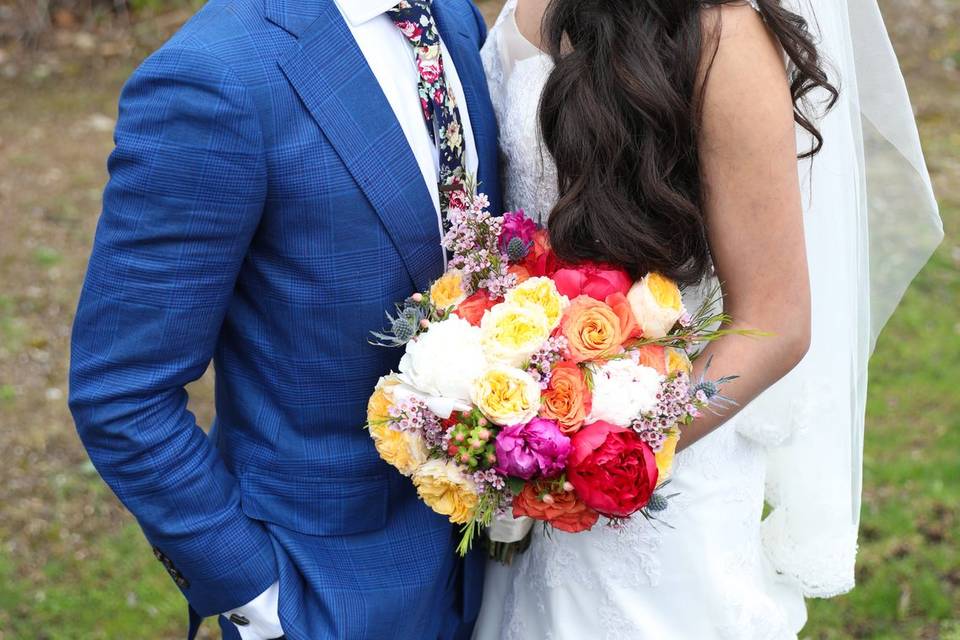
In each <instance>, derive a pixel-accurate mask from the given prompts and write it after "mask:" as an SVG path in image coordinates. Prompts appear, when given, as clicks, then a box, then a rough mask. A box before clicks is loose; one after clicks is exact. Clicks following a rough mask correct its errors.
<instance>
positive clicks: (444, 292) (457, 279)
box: [430, 269, 467, 309]
mask: <svg viewBox="0 0 960 640" xmlns="http://www.w3.org/2000/svg"><path fill="white" fill-rule="evenodd" d="M466 299H467V293H466V291H464V290H463V274H462V273H460V272H459V271H457V270H455V269H452V270H450V271H447V272H446V273H445V274H443V276H442V277H441V278H440V279H439V280H437V281H436V282H434V283H433V285H432V286H431V287H430V300H431V301H432V302H433V304H434V306H435V307H437V309H449V308H450V307H455V306H457V305H458V304H460V303H461V302H463V301H464V300H466Z"/></svg>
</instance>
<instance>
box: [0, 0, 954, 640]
mask: <svg viewBox="0 0 960 640" xmlns="http://www.w3.org/2000/svg"><path fill="white" fill-rule="evenodd" d="M199 4H201V3H199V2H195V1H191V0H0V640H13V639H17V640H21V639H51V640H53V639H69V640H79V639H111V640H112V639H115V638H116V639H126V638H150V639H153V638H158V639H159V638H182V637H183V631H184V620H185V610H186V609H185V606H184V601H183V600H182V598H181V596H180V594H179V592H178V591H177V589H176V588H175V587H174V585H173V583H172V582H171V581H170V578H169V577H168V576H167V574H166V572H165V571H164V570H163V568H162V567H161V565H160V564H159V563H158V562H156V561H155V560H154V558H153V556H152V554H151V553H150V550H149V547H148V546H147V544H146V542H145V541H144V540H143V538H142V537H141V535H140V533H139V530H138V528H137V526H136V524H135V522H134V521H133V520H132V518H131V517H130V516H129V515H128V514H127V513H125V512H124V510H123V509H122V508H121V506H120V505H119V503H118V502H117V501H116V499H115V498H114V497H113V495H112V494H111V493H110V491H109V490H108V489H107V488H106V486H105V485H104V484H103V483H102V482H101V481H100V479H99V477H98V476H97V473H96V471H95V470H94V469H93V467H92V466H91V465H90V463H89V462H88V461H87V458H86V455H85V453H84V451H83V449H82V447H81V446H80V443H79V441H78V440H77V438H76V435H75V432H74V428H73V424H72V421H71V419H70V415H69V413H68V411H67V408H66V394H67V365H68V343H69V333H70V325H71V322H72V316H73V311H74V306H75V304H76V299H77V295H78V291H79V287H80V283H81V280H82V277H83V273H84V269H85V265H86V260H87V256H88V251H89V248H90V242H91V237H92V234H93V230H94V227H95V224H96V220H97V216H98V213H99V208H100V195H101V190H102V188H103V185H104V182H105V180H106V171H105V161H106V158H107V155H108V154H109V153H110V151H111V149H112V142H111V132H112V130H113V127H114V124H115V120H116V103H117V97H118V93H119V90H120V87H121V85H122V83H123V81H124V80H125V79H126V78H127V76H129V74H130V73H131V72H132V71H133V69H134V68H135V67H136V65H137V64H138V63H139V62H140V61H141V60H142V59H143V58H144V57H145V56H146V55H147V54H149V53H150V52H151V51H152V50H153V49H155V48H156V47H157V46H158V45H159V44H160V43H161V42H163V40H164V39H165V38H167V37H169V35H170V34H172V33H173V31H175V30H176V28H177V27H178V26H179V25H180V24H181V23H182V22H183V21H184V20H186V19H187V18H188V17H189V16H190V15H191V14H192V12H193V11H195V10H196V9H197V8H198V7H199ZM499 4H500V2H498V1H497V0H490V1H486V2H481V6H482V7H483V9H484V12H485V14H486V15H487V16H488V18H489V19H491V20H492V19H493V18H494V17H495V15H496V13H497V11H498V9H499ZM881 6H882V8H883V9H884V13H885V16H886V19H887V24H888V27H889V29H890V31H891V33H892V36H893V40H894V43H895V45H896V47H897V50H898V52H899V54H900V57H901V63H902V66H903V69H904V72H905V75H906V77H907V83H908V85H909V86H910V90H911V94H912V97H913V101H914V105H915V108H916V113H917V117H918V119H919V121H920V129H921V133H922V136H923V141H924V144H925V148H926V152H927V160H928V162H929V164H930V169H931V173H932V174H933V177H934V182H935V184H936V187H937V192H938V195H939V198H940V202H941V205H942V213H943V218H944V223H945V226H946V229H947V239H946V242H945V243H944V244H943V245H942V246H941V247H940V249H939V251H938V252H937V254H936V255H935V256H934V258H933V259H932V260H931V262H930V263H929V264H928V265H927V267H926V269H925V270H924V271H923V273H922V274H921V275H920V277H919V279H918V280H917V281H916V282H915V283H914V285H913V287H912V288H911V290H910V291H909V292H908V294H907V296H906V299H905V301H904V303H903V305H902V306H901V307H900V309H899V311H898V312H897V314H896V316H895V317H894V319H893V320H892V322H891V324H890V325H889V326H888V328H887V330H886V331H885V333H884V335H883V337H882V338H881V340H880V345H879V347H878V350H877V354H876V356H875V357H874V359H873V362H872V367H871V376H872V386H871V388H870V397H869V409H868V426H867V429H868V430H867V442H866V478H865V496H864V513H863V528H862V531H861V554H860V563H859V570H858V582H859V586H858V588H857V589H856V590H855V591H854V592H853V593H851V594H849V595H846V596H843V597H840V598H837V599H835V600H832V601H815V602H811V604H810V623H809V625H808V627H807V628H806V630H805V631H804V633H803V634H802V637H803V638H816V639H839V638H876V639H891V640H893V639H898V640H899V639H903V638H923V639H934V638H943V639H953V640H960V317H958V310H960V269H958V267H960V0H882V1H881ZM211 391H212V387H211V384H210V380H209V379H208V378H205V379H204V380H201V381H200V382H198V383H196V384H195V385H193V386H192V388H191V389H190V392H191V398H192V399H191V403H192V405H193V409H194V410H195V412H196V413H197V414H198V416H199V419H200V421H201V423H202V424H209V421H210V418H211ZM214 628H215V625H213V624H210V623H208V624H207V629H206V631H205V633H206V634H207V635H206V636H205V637H207V638H212V637H215V635H214V634H215V633H216V632H215V630H214ZM531 640H536V639H531Z"/></svg>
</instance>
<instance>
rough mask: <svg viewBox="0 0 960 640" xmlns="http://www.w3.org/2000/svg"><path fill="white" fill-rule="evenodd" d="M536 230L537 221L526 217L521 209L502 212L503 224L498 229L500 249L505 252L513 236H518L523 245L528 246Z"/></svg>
mask: <svg viewBox="0 0 960 640" xmlns="http://www.w3.org/2000/svg"><path fill="white" fill-rule="evenodd" d="M536 232H537V223H536V222H534V221H533V220H531V219H530V218H528V217H527V214H525V213H524V212H523V209H519V210H517V211H509V212H507V213H505V214H503V226H502V227H501V231H500V250H501V251H503V252H504V253H506V251H507V247H508V246H510V241H511V240H513V239H514V238H520V240H522V241H523V245H524V246H525V247H530V246H531V244H532V243H533V237H534V234H536Z"/></svg>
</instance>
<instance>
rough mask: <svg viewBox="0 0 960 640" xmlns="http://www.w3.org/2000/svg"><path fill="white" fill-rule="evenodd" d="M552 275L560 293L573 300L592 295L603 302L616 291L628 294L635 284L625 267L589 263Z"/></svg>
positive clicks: (560, 270)
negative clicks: (618, 267) (617, 267)
mask: <svg viewBox="0 0 960 640" xmlns="http://www.w3.org/2000/svg"><path fill="white" fill-rule="evenodd" d="M552 277H553V281H554V282H555V283H556V284H557V289H558V290H559V291H560V293H562V294H563V295H565V296H567V297H568V298H570V299H571V300H573V299H574V298H576V297H577V296H590V297H591V298H593V299H594V300H599V301H600V302H603V301H604V300H606V299H607V297H608V296H611V295H613V294H615V293H622V294H623V295H627V291H629V290H630V287H631V286H632V285H633V281H632V280H631V279H630V276H629V275H627V272H626V271H624V270H623V269H616V268H613V267H606V266H603V265H597V264H588V263H585V264H580V265H577V266H575V267H566V268H563V269H559V270H558V271H557V272H556V273H554V274H553V276H552Z"/></svg>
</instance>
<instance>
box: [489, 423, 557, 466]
mask: <svg viewBox="0 0 960 640" xmlns="http://www.w3.org/2000/svg"><path fill="white" fill-rule="evenodd" d="M570 451H571V444H570V438H568V437H567V436H566V435H564V434H563V432H562V431H560V427H559V426H558V425H557V423H556V422H554V421H553V420H547V419H546V418H534V419H533V420H531V421H530V422H528V423H527V424H516V425H513V426H510V427H506V428H505V429H503V430H502V431H501V432H500V433H499V434H497V440H496V452H497V471H498V472H500V473H501V474H503V475H506V476H512V477H515V478H522V479H524V480H530V479H531V478H533V477H535V476H536V477H541V478H550V477H553V476H556V475H559V474H560V473H562V472H563V470H564V468H566V465H567V458H568V457H569V456H570Z"/></svg>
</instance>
